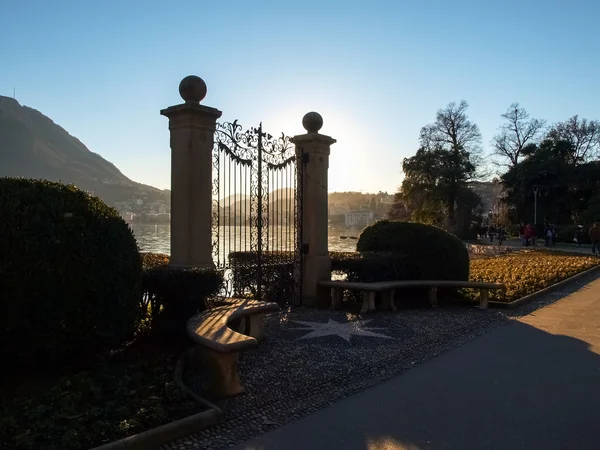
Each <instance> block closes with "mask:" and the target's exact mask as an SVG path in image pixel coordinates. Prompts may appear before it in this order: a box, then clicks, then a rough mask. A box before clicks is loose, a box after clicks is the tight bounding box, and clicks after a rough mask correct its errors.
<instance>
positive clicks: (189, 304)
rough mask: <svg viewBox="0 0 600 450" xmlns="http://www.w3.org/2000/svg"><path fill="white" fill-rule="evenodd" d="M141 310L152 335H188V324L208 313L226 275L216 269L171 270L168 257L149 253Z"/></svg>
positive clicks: (146, 262)
mask: <svg viewBox="0 0 600 450" xmlns="http://www.w3.org/2000/svg"><path fill="white" fill-rule="evenodd" d="M142 258H143V260H144V272H143V282H142V287H143V296H142V310H143V312H144V313H145V314H146V317H147V319H148V326H149V328H150V330H151V332H152V333H155V334H161V335H164V336H173V337H181V336H183V335H185V324H186V322H187V320H188V319H189V318H190V317H192V316H193V315H194V314H197V313H198V312H201V311H204V310H206V309H207V299H208V298H209V297H211V296H214V295H217V294H218V292H219V290H220V289H221V286H222V285H223V274H222V273H221V272H219V271H216V270H214V269H199V268H183V267H171V266H168V265H167V263H168V256H167V255H160V254H153V253H146V254H143V256H142Z"/></svg>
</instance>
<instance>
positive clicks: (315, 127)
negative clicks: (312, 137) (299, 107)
mask: <svg viewBox="0 0 600 450" xmlns="http://www.w3.org/2000/svg"><path fill="white" fill-rule="evenodd" d="M302 126H303V127H304V129H305V130H306V131H308V132H309V133H318V132H319V130H320V129H321V128H322V127H323V117H321V114H319V113H318V112H314V111H311V112H309V113H306V114H305V115H304V117H303V118H302Z"/></svg>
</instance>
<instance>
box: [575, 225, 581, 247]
mask: <svg viewBox="0 0 600 450" xmlns="http://www.w3.org/2000/svg"><path fill="white" fill-rule="evenodd" d="M582 237H583V225H577V228H575V236H573V242H576V243H577V247H581V238H582Z"/></svg>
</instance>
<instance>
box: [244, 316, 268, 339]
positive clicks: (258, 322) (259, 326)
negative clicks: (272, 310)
mask: <svg viewBox="0 0 600 450" xmlns="http://www.w3.org/2000/svg"><path fill="white" fill-rule="evenodd" d="M246 323H247V327H248V325H249V329H247V333H246V334H247V335H248V336H252V337H253V338H254V339H256V340H257V341H258V342H260V341H264V340H265V314H264V313H261V314H252V315H251V316H250V317H246Z"/></svg>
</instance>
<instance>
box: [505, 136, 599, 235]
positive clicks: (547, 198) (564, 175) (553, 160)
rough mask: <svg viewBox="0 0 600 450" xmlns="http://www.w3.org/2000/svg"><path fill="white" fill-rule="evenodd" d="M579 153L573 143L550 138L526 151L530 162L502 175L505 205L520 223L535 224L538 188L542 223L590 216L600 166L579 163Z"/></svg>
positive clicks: (593, 163)
mask: <svg viewBox="0 0 600 450" xmlns="http://www.w3.org/2000/svg"><path fill="white" fill-rule="evenodd" d="M577 152H578V151H577V150H576V149H575V147H574V144H573V143H572V142H570V141H565V140H556V139H550V138H549V139H545V140H544V141H543V142H542V143H541V144H540V145H539V146H538V145H535V144H531V145H529V146H526V147H525V148H524V149H523V155H524V156H525V157H526V158H525V159H523V160H522V161H521V162H519V163H518V164H517V165H515V166H514V167H511V168H510V169H509V170H508V171H507V172H506V173H505V174H504V175H502V183H503V186H504V194H505V202H506V203H507V204H508V205H509V206H511V207H512V208H514V210H515V211H516V216H517V219H518V220H520V221H527V222H530V221H532V219H533V216H534V211H533V210H534V195H535V193H534V188H537V191H538V202H537V205H538V208H537V217H538V222H541V221H542V220H544V219H545V220H547V221H549V222H553V223H563V224H564V223H570V222H571V221H572V220H575V218H577V217H580V216H581V217H587V216H588V215H586V211H587V210H588V208H589V207H590V205H592V204H593V198H595V196H596V195H597V194H598V191H599V188H600V163H598V162H596V161H593V162H588V163H583V162H577V161H580V159H579V158H578V157H576V155H577V154H578V153H577ZM592 215H593V214H592Z"/></svg>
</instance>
